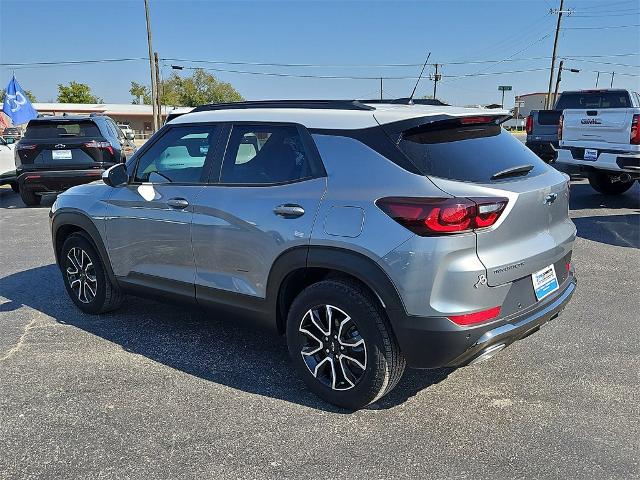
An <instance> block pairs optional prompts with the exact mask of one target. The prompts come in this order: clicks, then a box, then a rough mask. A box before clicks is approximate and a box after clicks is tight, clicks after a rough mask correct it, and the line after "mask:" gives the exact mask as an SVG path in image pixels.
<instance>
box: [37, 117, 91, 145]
mask: <svg viewBox="0 0 640 480" xmlns="http://www.w3.org/2000/svg"><path fill="white" fill-rule="evenodd" d="M24 136H25V138H29V139H32V140H38V139H50V138H75V137H79V138H82V137H100V136H101V135H100V129H98V126H97V125H96V124H95V123H93V122H92V121H90V120H86V121H77V122H73V121H69V122H67V121H62V122H30V123H29V125H28V126H27V131H26V132H25V134H24Z"/></svg>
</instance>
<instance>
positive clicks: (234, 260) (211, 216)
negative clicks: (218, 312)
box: [192, 124, 326, 303]
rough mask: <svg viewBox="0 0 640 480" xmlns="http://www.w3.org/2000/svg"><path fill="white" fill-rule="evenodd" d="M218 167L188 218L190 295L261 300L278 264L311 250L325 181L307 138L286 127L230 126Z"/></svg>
mask: <svg viewBox="0 0 640 480" xmlns="http://www.w3.org/2000/svg"><path fill="white" fill-rule="evenodd" d="M230 128H231V131H230V135H229V137H228V143H227V145H226V148H225V149H224V150H225V153H224V160H223V164H222V167H221V169H220V171H219V172H218V173H215V172H214V175H213V177H212V179H211V184H210V185H209V186H207V187H205V188H204V190H203V192H202V195H201V196H200V197H199V200H198V205H197V206H196V208H195V210H194V217H193V229H192V237H193V250H194V257H195V262H196V295H197V298H198V300H199V301H201V302H205V303H206V302H219V301H220V300H221V299H223V298H224V299H226V300H228V299H229V297H228V296H225V294H229V293H234V294H242V295H245V296H250V297H254V298H256V299H259V298H264V297H265V295H266V287H267V279H268V276H269V272H270V270H271V267H272V265H273V263H274V261H275V260H276V258H277V257H278V256H279V255H280V254H281V253H283V252H284V251H285V250H288V249H290V248H293V247H297V246H305V245H308V244H309V239H310V235H311V231H312V227H313V222H314V220H315V216H316V212H317V210H318V206H319V204H320V199H321V198H322V195H323V193H324V191H325V187H326V178H325V173H324V169H323V168H322V164H321V163H320V159H319V156H318V154H317V151H316V150H315V146H314V145H313V141H312V140H311V137H310V135H309V134H308V132H307V131H306V130H305V129H304V128H302V127H300V126H296V125H291V124H235V125H232V126H231V127H230Z"/></svg>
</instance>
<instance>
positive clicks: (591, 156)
mask: <svg viewBox="0 0 640 480" xmlns="http://www.w3.org/2000/svg"><path fill="white" fill-rule="evenodd" d="M582 158H583V159H584V160H590V161H596V160H598V150H596V149H594V148H585V149H584V156H583V157H582Z"/></svg>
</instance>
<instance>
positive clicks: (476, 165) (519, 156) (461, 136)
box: [398, 125, 547, 183]
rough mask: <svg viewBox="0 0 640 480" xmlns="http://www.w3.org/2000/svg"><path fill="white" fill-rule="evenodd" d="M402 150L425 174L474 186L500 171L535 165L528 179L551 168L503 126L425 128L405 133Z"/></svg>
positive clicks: (489, 179)
mask: <svg viewBox="0 0 640 480" xmlns="http://www.w3.org/2000/svg"><path fill="white" fill-rule="evenodd" d="M398 147H399V148H400V150H402V152H403V153H404V154H405V155H406V156H407V157H408V158H409V159H410V160H411V162H412V163H413V164H414V165H415V166H416V167H417V168H418V169H420V171H422V172H423V173H424V174H425V175H433V176H436V177H441V178H447V179H451V180H460V181H464V182H474V183H495V182H504V181H513V180H514V179H517V178H521V177H507V178H504V179H496V180H492V178H491V177H492V176H493V175H495V174H496V173H498V172H501V171H504V170H507V169H509V168H513V167H520V166H525V165H532V166H533V169H531V170H530V171H529V172H528V173H527V174H526V176H527V177H531V176H535V175H539V174H540V173H542V172H544V171H545V170H546V168H547V165H546V164H545V163H544V162H543V161H542V160H540V159H539V158H538V157H537V156H536V155H535V154H534V153H533V152H532V151H531V150H529V149H528V148H527V147H525V146H524V144H523V143H522V142H520V141H519V140H517V139H516V138H515V137H514V136H513V135H512V134H511V133H509V132H507V131H506V130H504V129H503V128H502V127H500V126H499V125H476V126H464V127H453V128H438V127H435V128H434V127H433V126H425V127H419V128H414V129H411V130H409V131H406V132H404V133H403V134H402V136H401V139H400V141H399V143H398Z"/></svg>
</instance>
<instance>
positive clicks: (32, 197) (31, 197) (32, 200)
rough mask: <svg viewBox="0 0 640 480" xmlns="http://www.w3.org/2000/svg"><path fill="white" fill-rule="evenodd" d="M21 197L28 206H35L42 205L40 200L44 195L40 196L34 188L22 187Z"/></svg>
mask: <svg viewBox="0 0 640 480" xmlns="http://www.w3.org/2000/svg"><path fill="white" fill-rule="evenodd" d="M20 198H22V201H23V202H24V204H25V205H26V206H27V207H35V206H37V205H40V201H41V200H42V197H40V196H38V195H36V194H35V192H33V191H32V190H27V189H26V188H21V189H20Z"/></svg>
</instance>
